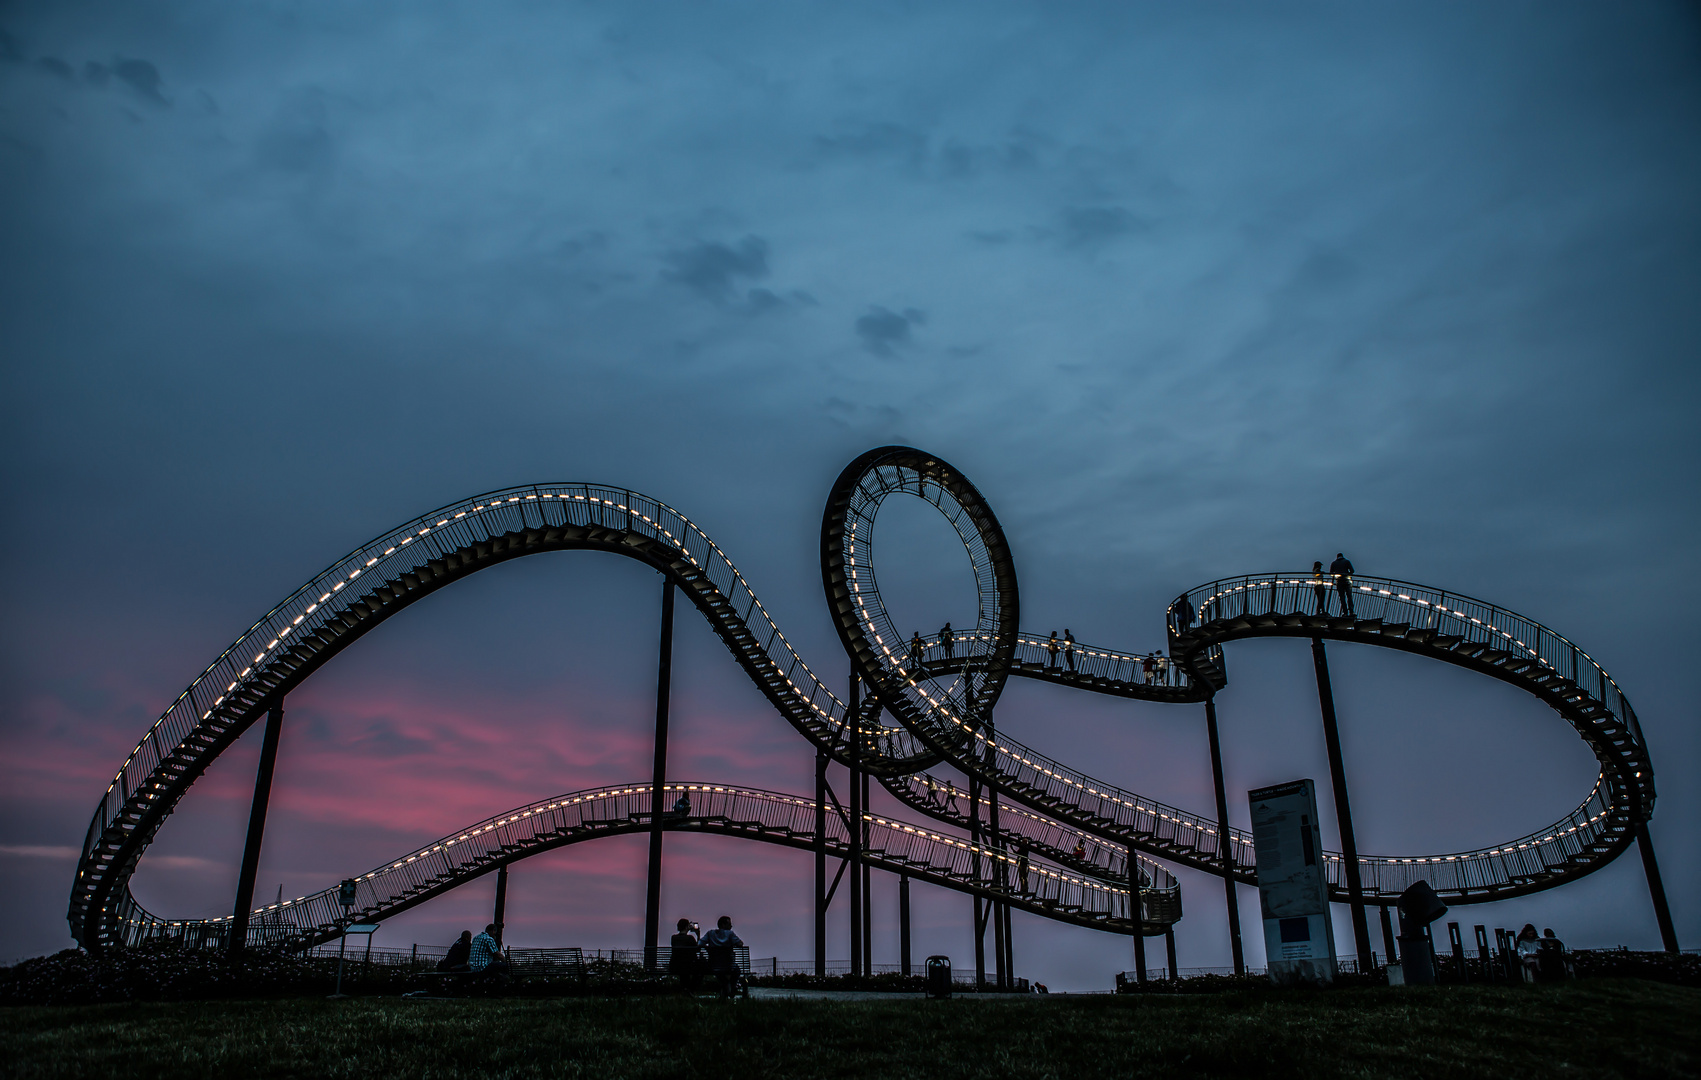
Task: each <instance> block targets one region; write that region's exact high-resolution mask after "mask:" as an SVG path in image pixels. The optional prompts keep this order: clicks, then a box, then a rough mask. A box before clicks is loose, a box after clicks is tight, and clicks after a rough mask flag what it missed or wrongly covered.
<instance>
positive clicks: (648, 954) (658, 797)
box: [644, 578, 673, 968]
mask: <svg viewBox="0 0 1701 1080" xmlns="http://www.w3.org/2000/svg"><path fill="white" fill-rule="evenodd" d="M659 653H660V655H659V658H658V661H657V664H656V757H655V768H654V771H653V773H652V774H651V777H650V875H649V882H648V884H647V886H646V888H645V890H644V966H645V967H647V968H654V967H655V966H656V948H657V947H658V946H659V945H660V944H661V868H662V826H663V825H665V824H666V815H667V811H668V804H667V797H666V795H665V793H664V792H663V791H662V787H663V785H665V784H666V783H667V704H668V698H669V696H670V694H671V692H672V688H673V580H672V579H671V578H669V579H667V580H665V581H663V582H662V609H661V644H660V650H659Z"/></svg>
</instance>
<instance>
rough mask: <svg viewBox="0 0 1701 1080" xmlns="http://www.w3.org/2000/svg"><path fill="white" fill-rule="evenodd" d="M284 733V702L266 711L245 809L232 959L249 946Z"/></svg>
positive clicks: (231, 946) (233, 920)
mask: <svg viewBox="0 0 1701 1080" xmlns="http://www.w3.org/2000/svg"><path fill="white" fill-rule="evenodd" d="M282 730H283V700H282V699H281V698H280V699H278V700H277V701H274V702H272V705H271V708H269V709H267V710H266V734H265V739H264V741H263V742H261V744H260V767H259V768H258V769H256V770H255V773H254V801H253V803H252V805H251V806H250V807H249V809H248V840H247V842H246V843H244V844H243V846H242V870H241V872H240V873H239V874H238V875H237V878H236V911H235V912H234V913H233V914H234V915H235V918H233V919H232V920H231V927H230V942H229V945H228V946H227V948H228V951H229V954H230V956H231V957H232V958H233V959H234V958H235V957H237V956H239V955H241V953H242V950H243V949H244V948H245V947H246V946H247V944H248V913H249V912H250V911H252V910H253V908H254V878H255V877H256V876H257V875H258V874H259V872H260V842H261V841H262V840H263V839H264V838H265V835H266V804H267V803H268V802H269V801H270V800H271V797H272V770H273V768H274V767H275V766H276V765H277V763H278V735H279V734H280V733H281V732H282Z"/></svg>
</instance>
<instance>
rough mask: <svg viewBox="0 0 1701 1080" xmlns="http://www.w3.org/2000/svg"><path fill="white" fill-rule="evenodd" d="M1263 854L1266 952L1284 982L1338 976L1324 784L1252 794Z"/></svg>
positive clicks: (1275, 978) (1324, 981) (1275, 977)
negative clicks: (1320, 795)
mask: <svg viewBox="0 0 1701 1080" xmlns="http://www.w3.org/2000/svg"><path fill="white" fill-rule="evenodd" d="M1246 797H1247V800H1248V802H1250V803H1251V806H1252V845H1253V849H1254V851H1255V852H1256V853H1257V858H1258V906H1259V908H1260V909H1261V910H1262V913H1263V916H1264V955H1265V958H1266V962H1267V964H1268V967H1269V972H1270V981H1271V982H1273V983H1276V984H1277V985H1278V986H1281V985H1291V984H1294V983H1312V984H1315V985H1318V986H1327V985H1328V984H1329V983H1332V982H1334V981H1335V929H1334V925H1333V923H1332V922H1331V921H1330V918H1329V881H1328V877H1327V876H1326V875H1325V873H1324V865H1323V857H1322V856H1323V834H1322V831H1321V830H1320V829H1319V828H1318V826H1317V790H1316V787H1315V785H1313V784H1312V782H1311V781H1310V780H1294V781H1292V782H1290V783H1286V784H1277V785H1275V786H1274V787H1267V788H1255V789H1254V790H1252V791H1249V792H1247V793H1246Z"/></svg>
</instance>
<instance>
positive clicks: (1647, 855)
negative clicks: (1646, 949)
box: [1636, 821, 1678, 953]
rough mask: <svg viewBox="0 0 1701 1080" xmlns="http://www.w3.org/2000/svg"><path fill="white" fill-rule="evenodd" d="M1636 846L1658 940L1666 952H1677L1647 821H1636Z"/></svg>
mask: <svg viewBox="0 0 1701 1080" xmlns="http://www.w3.org/2000/svg"><path fill="white" fill-rule="evenodd" d="M1636 846H1637V847H1639V848H1641V849H1642V870H1643V872H1644V873H1645V874H1647V876H1648V896H1649V897H1650V898H1651V899H1652V900H1653V901H1654V918H1655V919H1657V920H1659V924H1660V942H1661V944H1663V945H1664V946H1665V948H1666V952H1669V953H1674V952H1677V951H1678V949H1677V927H1676V926H1674V925H1672V921H1671V908H1670V907H1668V906H1667V905H1666V887H1665V884H1664V883H1663V882H1662V881H1661V880H1660V864H1659V863H1657V862H1655V861H1654V838H1653V837H1651V836H1649V835H1648V823H1647V822H1646V821H1638V822H1637V823H1636Z"/></svg>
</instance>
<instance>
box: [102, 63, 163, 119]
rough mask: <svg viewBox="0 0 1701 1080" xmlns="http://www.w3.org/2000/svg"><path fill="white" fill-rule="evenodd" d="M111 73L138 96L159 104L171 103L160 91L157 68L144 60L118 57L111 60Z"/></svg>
mask: <svg viewBox="0 0 1701 1080" xmlns="http://www.w3.org/2000/svg"><path fill="white" fill-rule="evenodd" d="M112 73H113V74H114V75H116V76H118V80H119V81H120V82H122V83H124V84H125V85H126V86H128V87H129V88H130V89H131V90H134V91H135V92H136V93H137V94H138V95H139V96H141V97H145V98H147V99H148V100H149V101H152V102H154V103H156V104H159V105H164V106H167V107H168V108H169V107H170V105H171V102H170V101H167V100H166V97H165V95H164V94H162V93H161V92H160V77H159V68H157V67H154V66H153V65H152V64H150V63H149V62H148V61H146V60H134V59H129V58H126V57H122V56H121V57H119V58H117V59H116V60H114V61H113V62H112Z"/></svg>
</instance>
